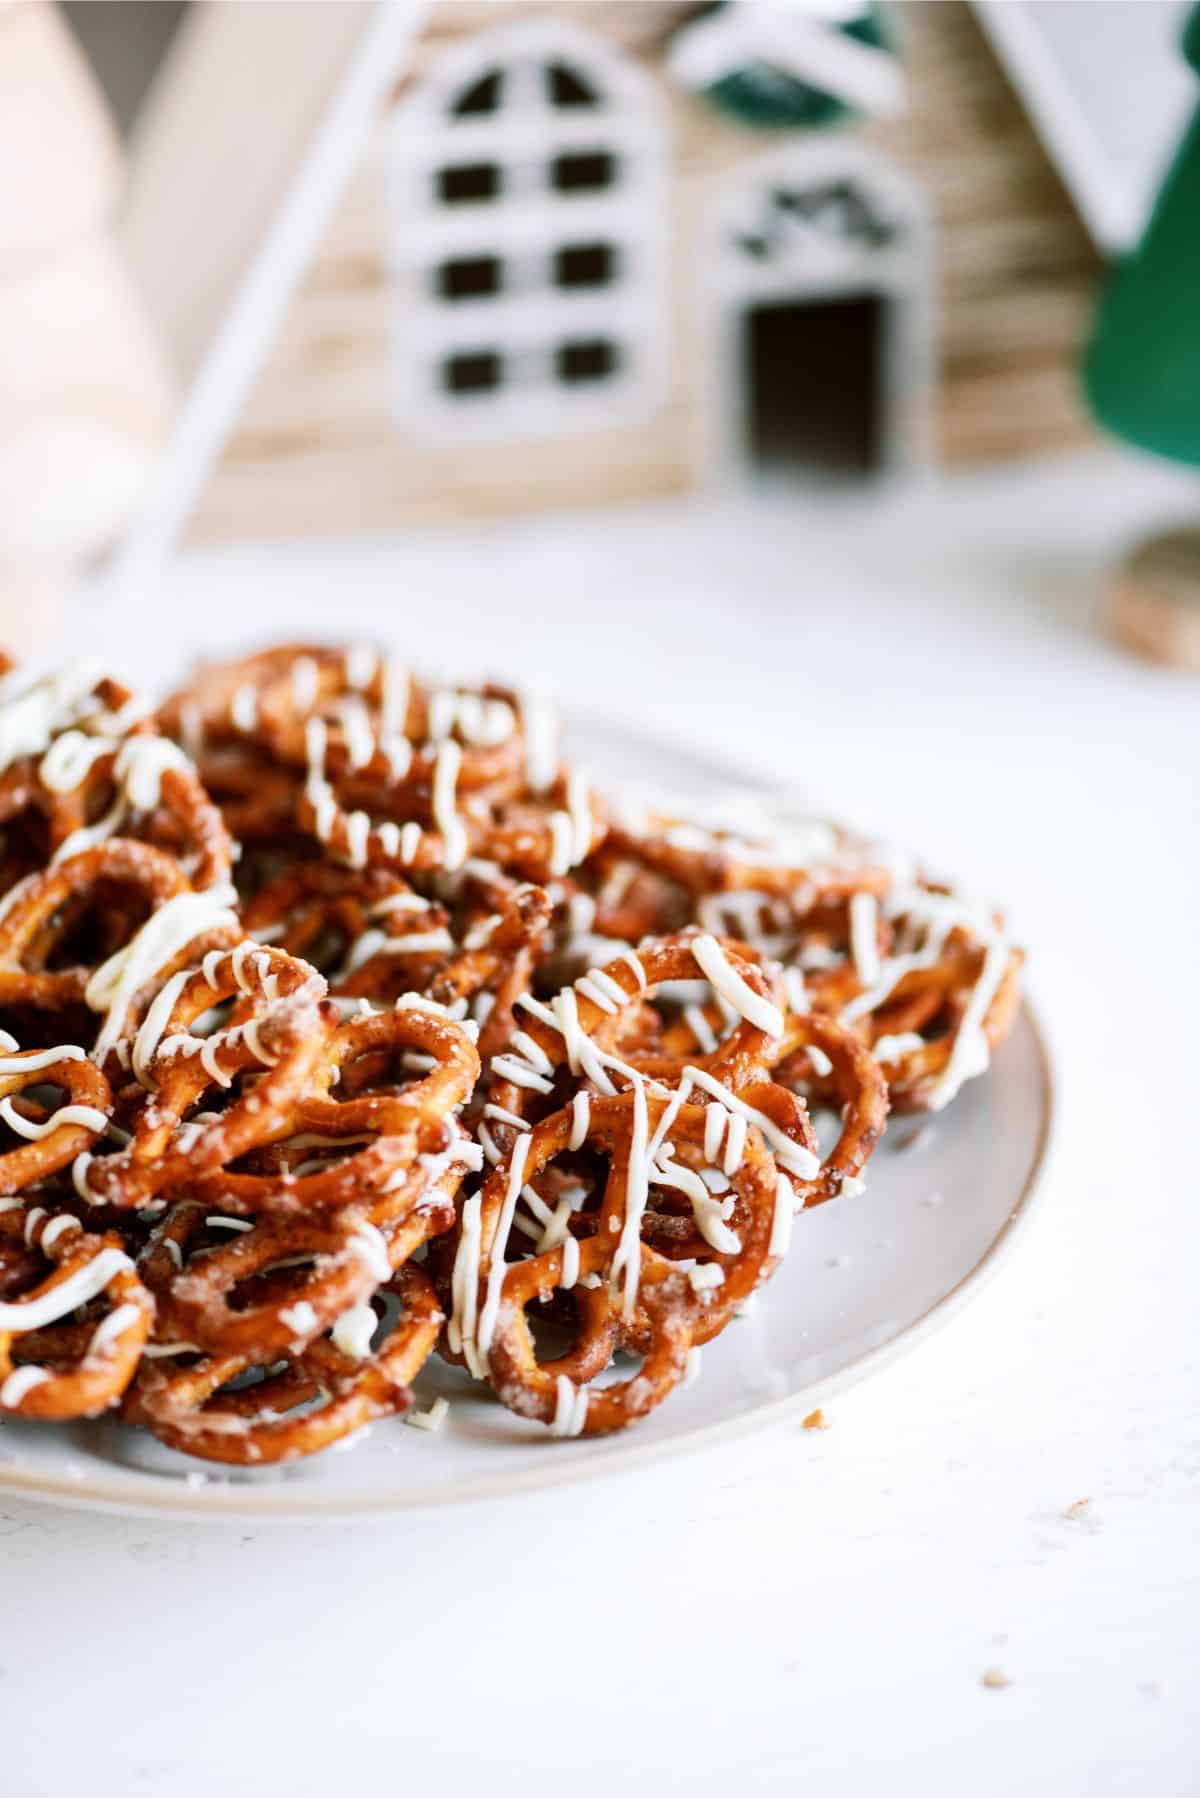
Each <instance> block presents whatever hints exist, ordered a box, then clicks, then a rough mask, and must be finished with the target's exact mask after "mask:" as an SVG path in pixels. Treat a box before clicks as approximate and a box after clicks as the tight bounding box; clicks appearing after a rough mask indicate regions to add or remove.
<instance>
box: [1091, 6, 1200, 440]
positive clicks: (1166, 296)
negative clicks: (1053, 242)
mask: <svg viewBox="0 0 1200 1798" xmlns="http://www.w3.org/2000/svg"><path fill="white" fill-rule="evenodd" d="M1182 48H1183V53H1184V55H1185V56H1186V58H1187V60H1188V62H1189V63H1190V64H1191V66H1192V67H1193V68H1194V69H1196V70H1197V71H1198V72H1200V6H1197V7H1195V8H1194V9H1193V11H1192V12H1191V14H1190V16H1189V18H1188V22H1187V25H1186V26H1185V28H1184V33H1183V39H1182ZM1083 382H1084V390H1085V392H1086V394H1087V399H1088V403H1089V405H1090V406H1091V408H1092V411H1093V412H1094V413H1095V415H1096V417H1097V419H1099V421H1100V423H1101V424H1103V425H1104V426H1106V427H1107V429H1108V430H1110V431H1112V432H1113V433H1114V434H1115V435H1116V436H1118V437H1122V438H1124V439H1125V440H1126V442H1128V443H1134V444H1137V445H1138V446H1139V447H1140V448H1142V449H1148V450H1153V451H1154V452H1155V453H1156V454H1157V455H1160V456H1167V457H1169V458H1170V459H1171V460H1172V461H1175V462H1187V463H1192V464H1195V465H1198V466H1200V108H1198V109H1197V111H1196V113H1195V115H1194V116H1193V118H1192V121H1191V123H1190V125H1189V126H1188V129H1187V130H1186V132H1185V133H1184V137H1183V141H1182V143H1181V144H1180V146H1179V149H1178V151H1177V152H1176V155H1175V160H1174V162H1173V163H1172V165H1171V168H1170V170H1169V171H1168V174H1167V177H1166V180H1165V181H1164V182H1163V185H1162V188H1161V190H1160V192H1159V195H1158V199H1157V201H1156V203H1155V206H1154V210H1153V212H1152V214H1151V217H1150V222H1149V224H1148V225H1147V227H1146V230H1145V232H1144V234H1143V237H1142V241H1141V243H1140V244H1139V246H1138V248H1137V249H1136V251H1134V253H1133V254H1132V255H1131V256H1129V257H1128V258H1127V259H1126V260H1125V261H1124V262H1123V263H1122V264H1121V265H1120V267H1119V268H1118V269H1117V271H1116V273H1115V274H1114V275H1113V277H1112V279H1111V281H1110V283H1109V285H1108V288H1107V290H1106V292H1105V293H1104V295H1103V298H1102V301H1101V304H1100V308H1099V312H1098V314H1097V318H1096V323H1095V328H1094V332H1093V336H1092V341H1091V344H1090V346H1089V349H1088V352H1087V356H1086V360H1085V363H1084V370H1083Z"/></svg>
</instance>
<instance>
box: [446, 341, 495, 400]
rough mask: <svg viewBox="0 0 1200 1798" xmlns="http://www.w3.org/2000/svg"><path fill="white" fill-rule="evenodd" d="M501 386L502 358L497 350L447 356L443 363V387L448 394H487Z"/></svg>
mask: <svg viewBox="0 0 1200 1798" xmlns="http://www.w3.org/2000/svg"><path fill="white" fill-rule="evenodd" d="M499 385H500V356H499V354H498V352H497V351H496V350H470V351H465V352H463V353H461V354H459V355H457V356H447V358H446V360H445V361H444V362H443V363H442V386H443V387H444V388H445V389H446V392H447V393H487V392H489V391H490V389H491V388H493V387H499Z"/></svg>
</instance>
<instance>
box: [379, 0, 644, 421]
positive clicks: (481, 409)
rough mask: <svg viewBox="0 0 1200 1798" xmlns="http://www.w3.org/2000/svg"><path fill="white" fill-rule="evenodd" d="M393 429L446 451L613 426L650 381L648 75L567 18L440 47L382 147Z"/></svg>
mask: <svg viewBox="0 0 1200 1798" xmlns="http://www.w3.org/2000/svg"><path fill="white" fill-rule="evenodd" d="M388 164H389V171H388V172H389V185H390V190H391V196H392V220H391V232H390V244H391V264H392V275H393V278H394V282H395V288H396V317H395V335H394V349H395V416H396V421H397V426H398V428H399V429H400V430H401V432H402V433H403V434H404V435H405V436H414V435H416V436H420V437H422V438H424V439H426V440H429V439H432V440H434V441H440V442H445V443H461V442H470V441H479V440H489V439H491V440H495V439H501V438H509V437H511V438H519V437H523V436H524V437H528V436H536V435H544V434H553V433H556V432H560V431H561V432H569V431H571V430H575V429H596V428H602V427H603V426H605V425H609V424H619V423H624V422H628V421H630V420H631V419H636V418H637V417H640V416H644V415H646V414H647V413H649V412H650V411H652V410H653V409H654V407H655V405H656V404H657V403H658V398H659V394H660V392H661V385H662V381H663V376H664V372H665V370H664V363H665V344H664V328H663V317H664V295H663V268H662V239H663V233H664V228H665V215H664V210H663V137H662V131H661V128H660V124H659V119H658V102H657V96H656V94H655V92H654V89H653V85H652V83H651V81H650V79H649V77H648V76H647V75H646V74H645V73H644V72H643V71H642V70H641V69H640V68H639V67H638V66H637V65H636V63H634V62H633V61H632V60H631V59H630V58H628V57H627V56H625V55H624V54H623V53H622V52H620V51H618V50H617V49H615V48H614V47H613V46H612V45H611V44H609V43H607V42H606V41H605V40H604V39H603V38H600V37H598V36H596V35H595V34H594V33H592V32H590V31H586V30H583V29H582V28H579V27H575V26H572V25H570V24H569V23H567V22H566V21H562V20H559V21H553V20H526V21H521V22H520V23H518V24H514V25H510V26H505V27H500V28H499V29H497V30H494V31H488V32H484V33H483V34H482V35H480V36H478V37H475V38H472V39H471V40H470V41H469V42H467V43H465V44H462V45H459V46H458V47H456V48H455V49H454V50H451V51H448V52H447V53H446V54H445V55H443V56H442V57H441V58H440V59H439V60H438V62H437V63H436V64H435V65H434V67H433V69H432V70H431V72H430V73H429V75H428V76H427V77H426V78H425V79H424V80H423V81H422V83H421V85H420V87H419V88H418V89H417V90H416V92H415V93H414V94H413V95H412V96H411V97H410V98H408V99H407V100H405V101H404V102H403V103H402V104H401V105H400V106H398V107H397V109H396V112H395V114H394V116H393V120H392V123H391V127H390V133H389V140H388Z"/></svg>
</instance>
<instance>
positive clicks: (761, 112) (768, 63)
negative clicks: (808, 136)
mask: <svg viewBox="0 0 1200 1798" xmlns="http://www.w3.org/2000/svg"><path fill="white" fill-rule="evenodd" d="M740 10H741V9H740V7H739V0H716V3H715V4H713V5H710V6H707V7H705V8H703V9H702V10H701V11H700V12H698V13H695V14H693V15H692V16H691V18H690V19H689V21H688V24H687V25H686V26H685V27H684V28H683V30H682V32H681V33H680V36H679V40H678V41H679V42H680V44H681V45H682V43H683V41H684V40H685V39H686V38H687V37H688V34H689V33H694V34H696V37H700V36H702V35H703V34H704V33H705V32H707V33H708V37H709V40H710V41H711V39H712V35H713V31H714V30H725V29H726V28H732V30H733V31H734V32H736V31H737V29H738V15H739V12H740ZM745 10H746V11H747V12H750V13H751V18H750V22H749V25H748V28H747V30H746V32H745V33H744V42H742V43H739V45H738V48H739V51H740V52H741V55H740V57H739V56H737V55H735V56H734V57H733V58H732V59H731V66H728V67H723V68H722V69H721V70H720V73H719V74H715V75H709V76H708V77H707V78H701V79H689V78H688V76H687V75H686V74H685V75H684V79H685V81H686V82H687V85H688V86H690V87H692V88H693V91H695V92H697V93H699V94H701V95H702V96H703V97H704V98H705V99H706V100H709V101H710V102H711V103H712V104H713V105H714V106H715V107H717V109H718V110H719V111H721V112H723V113H726V114H727V115H728V116H729V117H730V118H734V119H737V121H738V122H739V123H740V124H743V125H752V126H754V127H756V128H757V129H759V130H766V131H795V130H797V129H808V130H813V129H818V128H819V127H821V126H825V125H833V124H836V123H838V122H839V121H840V120H842V119H845V118H848V117H850V116H851V115H852V114H854V113H857V112H859V111H860V110H862V108H861V107H860V106H859V105H857V104H855V102H854V100H853V99H850V98H848V97H847V94H846V93H845V92H842V91H840V88H839V80H838V75H837V71H836V69H835V70H834V72H833V73H832V74H831V75H830V76H829V78H828V80H825V79H823V78H822V74H821V73H819V72H814V73H812V74H811V75H810V74H809V72H808V70H807V69H805V68H804V66H803V64H804V60H805V59H804V44H805V39H804V38H803V37H802V35H801V34H804V33H808V34H811V33H813V32H814V31H816V32H821V33H825V34H828V35H829V36H831V37H833V38H834V39H835V40H836V38H838V37H840V38H842V39H845V40H847V41H848V42H850V43H854V44H860V45H862V46H863V47H864V48H865V49H867V50H870V51H872V52H878V53H880V57H881V58H882V57H886V58H889V59H890V58H892V57H894V54H895V45H894V43H893V41H892V37H891V32H890V30H889V27H888V24H887V21H886V18H885V13H884V9H883V7H882V6H881V5H879V4H877V0H863V4H861V5H860V6H855V5H853V4H845V5H842V6H841V7H839V6H836V5H834V6H832V7H831V6H828V5H824V4H822V3H821V0H776V4H774V5H773V6H772V7H770V8H769V9H766V15H765V16H766V18H767V20H768V21H769V25H770V37H769V38H768V39H767V40H766V41H765V43H764V45H763V46H762V47H760V46H759V45H758V44H757V43H756V42H755V38H756V36H758V35H760V34H759V33H757V32H756V30H755V21H754V18H753V15H752V9H750V8H747V9H745ZM839 13H840V14H841V15H842V16H838V15H839ZM763 17H764V12H763V9H760V10H759V12H758V18H759V19H760V20H761V19H763ZM789 20H794V21H795V24H794V27H793V28H792V29H793V31H794V35H795V39H796V46H797V56H796V58H795V59H794V60H792V61H791V62H790V63H789V57H788V44H787V38H788V35H789ZM807 41H808V43H809V45H810V47H811V37H809V38H808V40H807ZM774 46H777V53H773V47H774ZM822 60H824V59H822V58H821V57H819V56H818V59H817V66H819V64H820V62H821V61H822ZM680 66H681V68H682V69H686V68H687V66H688V58H687V55H686V52H685V55H684V59H683V62H682V63H681V65H680ZM884 72H885V73H886V71H884ZM899 80H900V77H899V69H898V66H897V68H896V70H895V75H894V81H895V84H896V86H897V87H898V85H899ZM892 81H893V77H889V78H888V80H887V81H885V83H884V88H885V90H889V89H890V88H891V86H892ZM874 85H875V83H872V86H874ZM894 107H895V98H894V95H893V94H892V93H891V92H890V91H889V92H888V93H887V97H886V99H885V100H884V101H883V102H882V104H881V107H880V109H881V110H888V111H890V110H893V109H894ZM867 110H874V108H872V107H870V106H868V108H867Z"/></svg>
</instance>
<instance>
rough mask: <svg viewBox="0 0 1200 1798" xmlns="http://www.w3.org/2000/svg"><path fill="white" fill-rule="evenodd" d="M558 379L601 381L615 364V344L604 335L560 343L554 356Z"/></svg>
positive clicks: (613, 369)
mask: <svg viewBox="0 0 1200 1798" xmlns="http://www.w3.org/2000/svg"><path fill="white" fill-rule="evenodd" d="M554 362H555V367H556V369H557V371H558V378H559V380H560V381H568V382H572V383H573V382H576V381H603V380H606V379H607V378H608V376H609V375H611V374H612V373H613V372H614V371H615V369H616V366H617V346H616V344H615V343H610V342H609V340H608V339H607V338H605V337H590V338H580V339H578V340H577V341H575V342H574V343H563V344H560V345H559V347H558V350H557V351H556V352H555V357H554Z"/></svg>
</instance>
